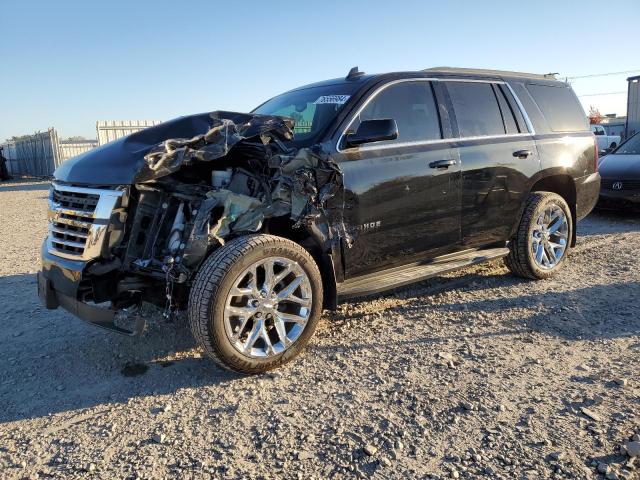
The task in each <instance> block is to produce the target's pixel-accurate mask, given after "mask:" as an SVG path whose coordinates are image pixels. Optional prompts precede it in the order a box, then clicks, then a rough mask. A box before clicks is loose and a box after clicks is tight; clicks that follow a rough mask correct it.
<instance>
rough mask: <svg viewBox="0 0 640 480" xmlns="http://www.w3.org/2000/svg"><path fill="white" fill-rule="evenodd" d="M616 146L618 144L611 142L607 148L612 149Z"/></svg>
mask: <svg viewBox="0 0 640 480" xmlns="http://www.w3.org/2000/svg"><path fill="white" fill-rule="evenodd" d="M617 146H618V144H617V143H616V142H613V143H612V144H611V145H609V149H611V150H613V149H614V148H616V147H617Z"/></svg>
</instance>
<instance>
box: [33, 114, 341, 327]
mask: <svg viewBox="0 0 640 480" xmlns="http://www.w3.org/2000/svg"><path fill="white" fill-rule="evenodd" d="M293 127H294V124H293V121H292V120H290V119H288V118H284V117H277V116H270V115H253V114H243V113H234V112H221V111H218V112H213V113H210V114H201V115H196V116H192V117H184V118H181V119H177V120H174V121H172V122H167V123H165V124H161V125H158V126H157V127H152V128H149V129H147V130H144V131H141V132H139V133H136V134H133V135H130V136H129V137H125V138H124V139H120V140H118V141H116V142H113V144H110V145H111V146H109V145H107V146H105V147H109V148H105V147H101V148H99V149H96V151H95V152H93V154H91V152H89V154H85V155H83V156H81V157H77V158H76V159H74V160H71V161H69V162H66V163H65V164H63V166H62V167H61V168H60V169H58V171H56V175H55V177H56V180H55V181H54V182H53V185H52V191H51V195H50V199H49V201H50V229H49V236H48V237H47V240H46V241H45V244H44V245H43V250H42V259H43V270H42V272H41V273H40V274H39V276H38V285H39V293H40V296H41V297H42V298H43V300H44V301H45V304H46V306H47V307H48V308H56V307H57V306H62V307H63V308H65V309H67V310H69V311H71V312H72V313H74V314H76V315H77V316H79V317H80V318H83V319H84V320H87V321H89V322H91V323H94V324H96V325H98V326H101V327H104V328H109V329H112V330H115V331H118V332H120V333H130V334H132V333H140V332H141V331H142V329H143V328H144V323H143V321H142V317H141V316H140V315H139V313H138V312H139V310H138V307H139V305H140V303H141V301H143V300H144V301H148V302H151V303H154V304H156V305H159V306H161V307H163V308H164V309H165V315H167V316H170V315H172V313H173V312H174V311H175V310H177V309H183V308H185V307H186V304H187V299H188V292H189V287H190V283H191V281H192V280H193V278H194V275H195V273H196V272H197V270H198V267H199V266H200V264H201V263H202V262H203V260H204V259H205V258H206V257H207V255H208V254H209V253H210V252H211V251H212V250H213V249H215V248H217V247H218V246H220V245H224V243H225V242H226V241H228V240H229V239H230V238H233V237H235V236H239V235H244V234H249V233H253V232H259V231H260V232H266V233H274V234H276V235H283V236H288V237H292V239H294V240H296V241H298V242H299V243H301V244H303V246H305V247H306V248H308V249H309V250H310V251H312V252H313V254H314V255H316V256H318V257H323V256H327V255H329V256H330V255H331V254H332V252H334V255H335V252H337V251H338V249H339V246H340V243H341V241H342V242H344V243H345V244H347V245H349V244H350V236H349V233H348V232H347V230H346V228H345V225H344V221H343V219H342V212H343V208H342V201H343V199H342V197H343V195H342V174H341V171H340V169H339V167H338V165H337V164H336V163H334V162H333V161H332V160H331V158H330V156H329V155H328V153H327V152H326V151H325V149H324V148H323V147H322V145H319V144H318V145H314V146H312V147H309V148H292V147H290V146H289V145H291V143H290V140H292V139H293ZM123 155H125V156H126V160H125V159H123ZM102 164H105V165H109V170H105V175H104V176H105V178H104V182H105V185H103V186H96V183H98V181H100V180H99V179H98V178H96V174H95V171H96V170H99V169H100V167H101V166H102ZM320 260H322V259H321V258H320ZM322 261H324V260H322Z"/></svg>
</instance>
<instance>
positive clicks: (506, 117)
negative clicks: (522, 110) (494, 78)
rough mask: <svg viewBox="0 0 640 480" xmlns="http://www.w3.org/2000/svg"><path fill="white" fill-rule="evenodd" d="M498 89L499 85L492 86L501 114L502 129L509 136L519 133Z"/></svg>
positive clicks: (514, 119)
mask: <svg viewBox="0 0 640 480" xmlns="http://www.w3.org/2000/svg"><path fill="white" fill-rule="evenodd" d="M499 87H500V85H494V86H493V92H494V93H495V95H496V98H497V99H498V104H499V105H500V112H501V113H502V120H503V122H504V128H505V130H506V131H507V133H508V134H510V135H511V134H516V133H520V130H519V129H518V124H517V122H516V118H515V117H514V115H513V110H512V109H511V106H510V105H509V102H507V99H506V98H505V96H504V93H502V90H500V88H499Z"/></svg>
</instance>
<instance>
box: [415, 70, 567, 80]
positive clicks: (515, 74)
mask: <svg viewBox="0 0 640 480" xmlns="http://www.w3.org/2000/svg"><path fill="white" fill-rule="evenodd" d="M422 71H423V72H433V73H436V72H437V73H453V74H455V73H458V74H468V75H486V76H494V77H522V78H532V79H538V80H557V78H556V74H555V73H546V74H538V73H524V72H510V71H508V70H487V69H482V68H456V67H432V68H425V69H424V70H422Z"/></svg>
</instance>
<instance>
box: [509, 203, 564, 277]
mask: <svg viewBox="0 0 640 480" xmlns="http://www.w3.org/2000/svg"><path fill="white" fill-rule="evenodd" d="M556 209H559V210H560V211H561V212H562V213H563V214H564V219H565V220H566V230H565V227H564V225H563V226H561V227H560V229H559V230H558V232H560V231H562V234H563V235H564V237H565V238H564V249H562V255H561V256H560V258H559V259H558V260H557V261H556V262H555V264H553V263H554V262H553V261H552V258H553V257H552V255H554V254H557V253H558V252H559V251H560V248H559V247H558V248H557V249H556V248H553V247H549V248H547V245H560V244H562V238H561V235H560V233H555V234H549V235H550V236H548V237H546V238H547V240H546V243H545V240H544V238H545V236H546V235H547V233H545V231H543V230H541V225H540V223H539V222H540V220H541V218H542V223H543V224H544V222H545V220H544V218H543V217H541V216H542V215H545V212H549V211H552V212H557V210H556ZM558 218H560V217H558ZM548 226H550V227H552V228H551V229H549V228H547V229H546V232H549V231H550V230H552V229H553V228H555V226H556V225H555V223H554V222H550V225H548ZM572 234H573V219H572V217H571V210H570V209H569V206H568V205H567V202H565V201H564V199H563V198H562V197H561V196H560V195H557V194H555V193H551V192H534V193H531V194H530V195H529V198H528V199H527V204H526V206H525V209H524V212H523V213H522V218H521V219H520V224H519V225H518V230H517V231H516V233H515V235H514V237H513V238H512V239H511V241H510V242H509V250H510V252H509V255H508V256H507V257H506V258H505V263H506V265H507V268H509V270H510V271H511V273H513V274H514V275H516V276H518V277H522V278H530V279H534V280H537V279H544V278H549V277H551V276H553V275H555V274H556V272H557V271H558V270H559V269H560V268H561V267H562V265H563V264H564V262H565V261H566V259H567V255H568V253H569V245H570V242H571V238H572ZM539 238H542V240H541V241H540V240H538V239H539ZM541 243H542V250H543V252H542V259H541V261H537V257H539V256H538V255H536V254H537V253H539V251H540V250H539V248H540V245H541ZM534 248H535V252H536V254H534ZM545 257H546V258H547V260H548V262H549V265H544V258H545ZM552 264H553V265H552Z"/></svg>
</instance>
